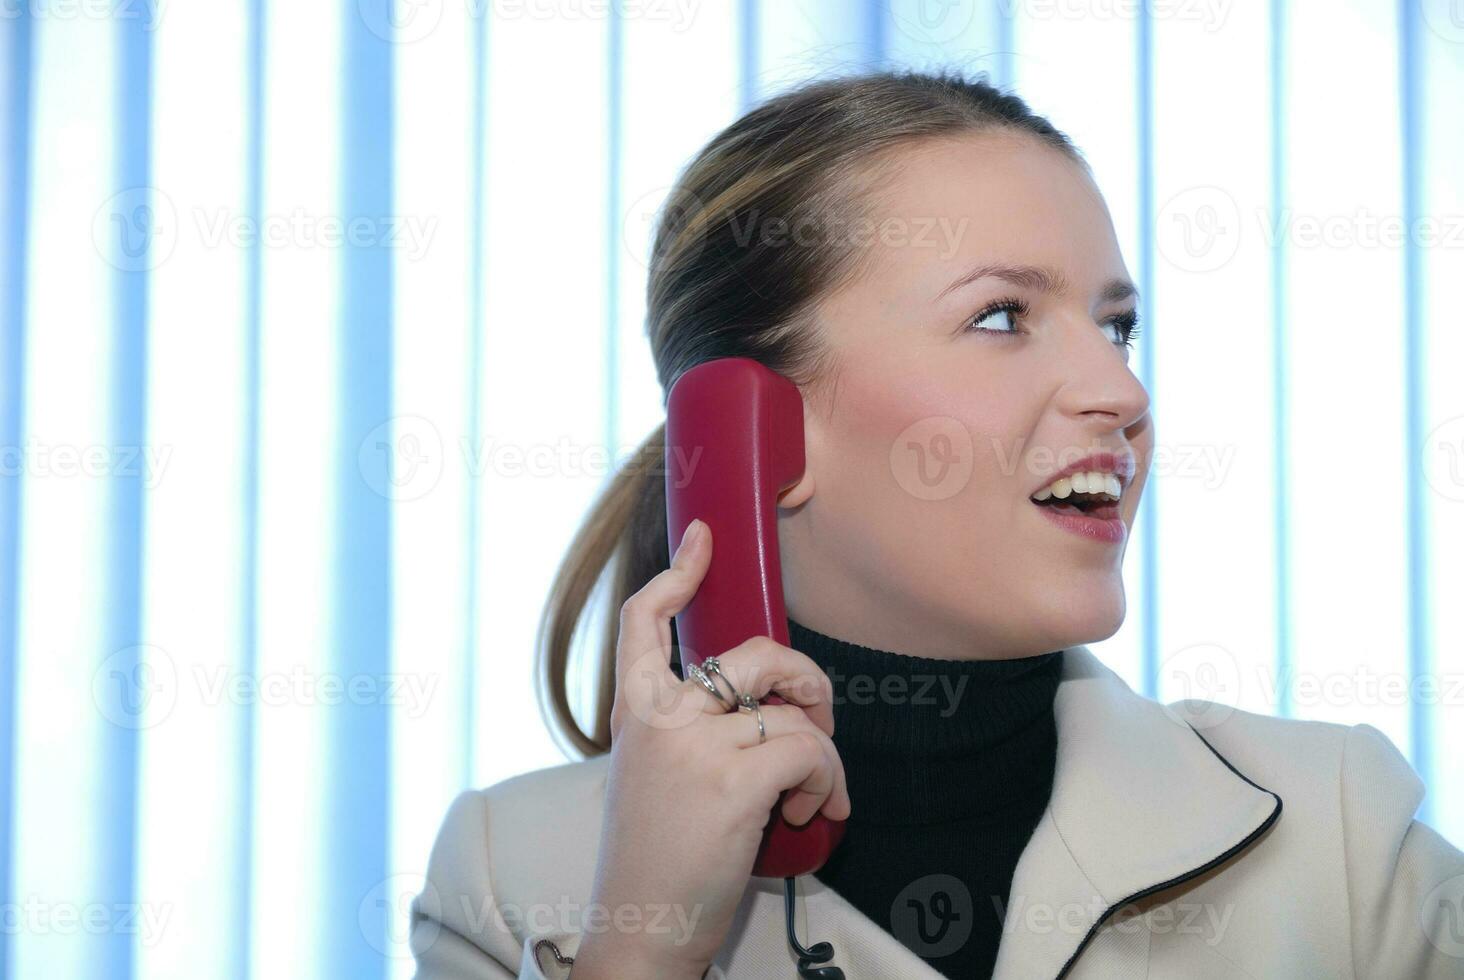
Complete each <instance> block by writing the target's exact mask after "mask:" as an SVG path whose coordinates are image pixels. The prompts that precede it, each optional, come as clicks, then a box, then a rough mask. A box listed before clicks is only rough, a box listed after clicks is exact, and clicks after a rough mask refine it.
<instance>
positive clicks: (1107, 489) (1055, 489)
mask: <svg viewBox="0 0 1464 980" xmlns="http://www.w3.org/2000/svg"><path fill="white" fill-rule="evenodd" d="M1073 493H1106V494H1108V496H1110V497H1112V498H1113V499H1114V500H1117V499H1118V498H1119V496H1120V495H1121V494H1122V493H1123V484H1121V483H1119V482H1118V477H1116V476H1114V475H1113V474H1112V473H1100V472H1098V471H1097V470H1089V471H1088V472H1086V473H1070V474H1068V475H1067V476H1065V477H1062V478H1061V479H1058V480H1053V481H1052V482H1051V483H1049V484H1048V485H1047V486H1045V487H1043V488H1042V489H1041V490H1038V491H1037V492H1036V493H1034V494H1033V495H1032V499H1033V500H1046V499H1047V498H1048V497H1056V498H1057V499H1059V500H1062V499H1063V498H1065V497H1067V496H1069V495H1070V494H1073Z"/></svg>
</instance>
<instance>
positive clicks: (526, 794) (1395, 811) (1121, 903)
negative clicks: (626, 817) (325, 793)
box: [410, 646, 1464, 980]
mask: <svg viewBox="0 0 1464 980" xmlns="http://www.w3.org/2000/svg"><path fill="white" fill-rule="evenodd" d="M1054 710H1055V713H1056V721H1057V731H1058V746H1057V760H1056V766H1057V768H1056V773H1055V777H1054V784H1053V788H1052V796H1051V802H1050V804H1049V806H1048V808H1047V811H1046V813H1045V814H1043V817H1042V819H1041V821H1040V822H1039V823H1038V825H1037V828H1036V830H1035V832H1034V833H1033V835H1032V838H1031V840H1030V841H1029V842H1028V844H1027V846H1026V849H1025V850H1024V851H1023V852H1022V855H1021V858H1020V860H1019V861H1018V863H1017V866H1016V870H1015V872H1014V874H1013V879H1012V886H1011V895H1010V899H1009V901H1008V903H1007V906H1006V914H1005V918H1004V920H1003V921H1004V926H1003V935H1002V939H1001V942H1000V946H999V947H998V953H997V959H996V969H995V973H994V977H995V978H996V980H1032V978H1046V977H1071V978H1074V980H1077V978H1083V980H1090V978H1114V977H1119V978H1126V977H1136V978H1149V980H1160V978H1164V980H1169V978H1174V980H1219V978H1240V977H1250V978H1260V977H1264V978H1270V977H1286V978H1292V977H1308V978H1309V977H1329V978H1330V977H1340V978H1350V977H1368V978H1372V977H1378V978H1388V980H1402V978H1416V977H1428V978H1441V977H1464V854H1461V853H1460V851H1459V850H1458V849H1457V848H1455V847H1454V846H1453V845H1451V844H1450V843H1449V842H1448V841H1446V840H1445V839H1444V838H1443V837H1442V836H1440V835H1439V834H1438V833H1437V832H1436V831H1434V830H1433V829H1432V828H1430V827H1429V826H1427V825H1426V824H1423V823H1420V822H1419V821H1417V820H1415V819H1414V813H1415V812H1416V810H1417V808H1418V805H1419V802H1420V801H1421V800H1422V798H1423V792H1424V789H1423V784H1422V782H1421V780H1420V779H1419V777H1418V775H1417V774H1416V773H1415V772H1414V771H1413V769H1412V768H1411V767H1410V766H1409V764H1408V762H1407V760H1405V759H1404V757H1403V756H1402V755H1401V754H1400V753H1399V751H1398V750H1397V748H1395V747H1394V745H1393V743H1392V742H1391V741H1389V740H1388V738H1387V737H1386V736H1385V735H1383V734H1382V733H1381V732H1380V731H1378V730H1377V729H1376V728H1374V727H1372V726H1370V725H1365V724H1361V725H1350V726H1349V725H1341V724H1332V723H1327V722H1312V721H1297V720H1287V719H1280V718H1273V717H1269V716H1266V715H1260V714H1253V713H1251V712H1247V711H1241V710H1237V709H1233V708H1230V707H1228V706H1224V705H1220V704H1218V703H1215V702H1208V701H1200V700H1193V699H1191V700H1185V701H1178V702H1174V703H1173V704H1170V705H1162V704H1160V703H1158V702H1156V701H1153V700H1150V699H1149V698H1146V697H1143V696H1141V695H1139V694H1137V693H1135V692H1134V691H1133V690H1132V689H1131V688H1129V686H1128V685H1127V684H1126V683H1125V682H1124V681H1123V679H1122V678H1120V677H1119V676H1118V675H1117V674H1116V673H1114V672H1113V671H1112V670H1110V669H1109V668H1108V667H1106V666H1104V664H1103V663H1102V662H1101V661H1100V660H1098V658H1097V657H1096V656H1094V654H1093V653H1092V652H1091V651H1090V650H1089V649H1088V648H1087V647H1083V646H1079V647H1072V648H1069V649H1068V651H1067V653H1066V655H1065V656H1064V668H1063V675H1062V680H1061V681H1060V682H1059V684H1058V689H1057V695H1056V702H1055V704H1054ZM606 770H607V767H606V758H605V757H600V758H597V759H593V760H589V761H585V762H577V763H571V764H567V765H562V766H557V767H554V768H550V769H545V770H541V771H538V772H532V773H528V774H526V775H523V776H519V777H516V778H514V779H509V780H507V781H505V782H502V783H499V784H498V785H496V786H493V787H490V788H488V789H484V790H473V791H468V792H464V793H463V794H461V795H460V796H459V797H458V798H457V799H456V800H455V801H454V802H453V804H452V807H451V808H450V810H449V811H448V814H447V817H446V820H445V822H444V824H443V826H442V829H441V831H440V834H439V836H438V839H437V842H436V844H435V845H434V847H433V850H432V855H431V859H430V862H429V869H428V874H427V883H426V885H425V887H424V888H423V890H422V892H421V894H419V895H418V896H417V899H416V901H415V903H414V905H413V922H412V931H411V937H410V938H411V945H412V951H413V955H414V956H415V958H416V961H417V968H418V972H417V976H418V977H419V978H422V980H468V978H495V980H500V978H506V977H514V976H517V977H519V978H532V980H550V978H564V977H567V976H568V975H569V973H568V970H569V968H568V967H564V966H561V965H559V964H558V963H557V962H556V958H555V957H554V956H553V953H552V951H551V950H550V949H549V948H548V947H547V945H540V942H541V940H545V939H547V940H551V941H553V942H554V943H556V944H557V946H558V948H559V950H560V951H561V952H562V953H563V955H565V956H573V955H574V952H575V950H576V948H577V947H578V944H579V939H580V936H581V935H583V934H584V931H585V930H586V929H591V928H607V927H619V928H631V929H636V928H645V929H648V930H649V929H653V928H660V929H664V930H676V929H682V930H683V932H681V933H675V932H674V931H673V932H671V935H672V938H673V939H674V937H675V936H676V935H684V934H685V931H684V930H685V928H686V926H687V923H688V918H687V916H688V914H689V913H686V912H684V911H683V912H682V913H681V914H680V915H679V917H678V915H677V914H674V913H673V912H671V911H669V910H665V909H645V910H630V911H629V912H628V913H626V914H625V915H624V917H622V918H621V919H620V920H618V922H616V921H615V920H613V919H610V918H608V917H607V915H606V914H605V913H603V912H602V913H600V915H599V916H598V917H597V915H596V910H595V909H593V908H590V907H589V906H588V905H587V903H589V901H590V886H591V882H592V880H593V877H594V871H595V857H596V851H597V848H598V842H599V836H600V817H601V806H602V800H603V797H604V791H605V780H606ZM687 832H688V833H689V834H694V828H687ZM683 843H690V842H689V841H683ZM799 896H800V897H799V902H798V908H799V915H798V919H799V921H798V936H799V939H800V940H802V941H803V942H804V943H805V944H811V943H812V942H816V941H829V942H831V943H833V945H834V949H835V953H836V955H835V957H834V960H833V961H832V965H835V966H839V967H841V968H842V969H843V970H844V973H845V975H846V977H848V980H890V978H902V980H906V978H908V980H937V978H939V977H940V976H941V974H939V973H938V972H936V971H935V970H934V969H933V968H931V967H930V966H929V965H928V964H926V963H925V961H923V960H922V959H920V958H919V956H917V955H916V954H915V953H914V952H913V951H912V950H911V949H910V948H908V947H907V946H905V945H903V944H902V943H901V942H899V941H898V940H897V939H896V938H895V937H894V936H893V935H892V934H890V933H888V932H886V931H885V930H883V929H882V928H881V927H880V926H878V925H876V924H875V923H874V922H873V921H872V920H870V919H869V918H867V917H866V916H864V915H863V914H862V913H860V912H859V911H858V910H857V909H856V908H854V907H853V906H852V905H850V904H849V903H848V902H847V901H846V900H845V899H844V898H842V897H841V896H840V895H839V894H837V893H836V892H834V891H833V890H832V889H830V888H828V887H827V886H825V885H823V884H822V883H820V882H819V881H818V880H817V879H815V878H813V877H811V876H805V877H804V878H801V879H799ZM612 911H613V910H612ZM783 918H784V912H783V898H782V882H781V881H780V880H776V879H768V878H751V879H750V880H749V883H748V888H747V891H746V892H745V893H744V895H743V897H742V901H741V905H740V908H739V913H738V916H737V918H736V920H735V922H734V925H733V928H732V930H731V932H730V934H729V935H728V937H727V940H726V942H725V944H724V945H723V946H722V948H721V950H720V952H719V953H718V954H717V956H716V959H715V962H714V964H713V966H712V968H711V970H710V971H708V974H707V976H708V977H711V978H732V980H744V978H746V980H795V978H796V977H797V972H796V965H795V961H794V958H793V957H792V955H791V954H790V952H789V950H788V945H787V940H786V938H785V932H784V924H783ZM536 953H537V955H536Z"/></svg>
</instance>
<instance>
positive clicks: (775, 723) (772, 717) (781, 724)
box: [713, 704, 850, 820]
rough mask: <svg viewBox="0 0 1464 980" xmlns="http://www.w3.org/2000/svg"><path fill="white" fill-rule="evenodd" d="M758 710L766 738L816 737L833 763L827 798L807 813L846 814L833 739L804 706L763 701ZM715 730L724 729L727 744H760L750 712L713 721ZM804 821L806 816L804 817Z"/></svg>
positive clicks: (842, 776)
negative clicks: (789, 736) (810, 716)
mask: <svg viewBox="0 0 1464 980" xmlns="http://www.w3.org/2000/svg"><path fill="white" fill-rule="evenodd" d="M759 711H761V712H762V718H763V729H764V731H765V732H766V733H767V741H768V742H771V741H772V740H773V739H775V738H780V737H783V736H787V735H793V734H797V733H800V732H801V733H804V734H807V735H811V736H813V737H814V738H816V739H818V741H819V744H820V745H821V746H822V747H823V750H824V754H825V755H826V756H827V757H828V759H829V761H830V762H831V763H832V765H833V772H834V788H833V791H832V792H830V793H829V795H828V797H827V798H826V799H824V800H822V801H821V802H822V806H820V805H818V804H815V805H813V806H812V808H811V809H810V810H809V811H808V815H809V816H812V815H813V813H815V812H817V811H818V810H819V809H822V810H823V811H824V812H825V813H826V814H827V815H828V816H829V817H831V818H832V819H835V820H842V819H844V818H845V817H847V816H848V815H849V809H850V804H849V784H848V781H847V778H846V776H845V773H844V762H843V760H842V759H841V758H840V757H839V750H838V748H837V747H836V746H835V745H834V742H833V739H831V738H829V737H828V735H826V734H824V732H823V731H821V730H820V729H819V728H818V726H816V725H815V724H814V723H813V720H812V719H811V718H809V717H808V714H807V712H805V711H804V709H802V708H800V707H798V706H797V705H793V704H764V705H760V706H759ZM713 724H714V725H715V726H716V728H717V729H718V730H719V731H725V732H727V733H728V734H727V735H726V737H727V738H728V739H729V740H730V741H731V743H732V744H733V745H735V746H737V747H738V748H741V749H750V748H755V747H757V746H758V745H760V744H763V743H762V742H761V741H760V740H759V738H758V731H757V717H756V713H755V712H752V711H739V712H737V713H736V716H735V717H733V716H731V715H729V716H728V718H727V720H726V721H722V722H714V723H713ZM804 819H805V820H806V819H807V818H804Z"/></svg>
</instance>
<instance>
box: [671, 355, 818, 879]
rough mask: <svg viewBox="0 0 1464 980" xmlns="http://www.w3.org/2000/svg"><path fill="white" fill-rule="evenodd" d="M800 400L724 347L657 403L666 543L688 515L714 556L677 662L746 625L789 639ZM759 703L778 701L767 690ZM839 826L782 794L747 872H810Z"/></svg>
mask: <svg viewBox="0 0 1464 980" xmlns="http://www.w3.org/2000/svg"><path fill="white" fill-rule="evenodd" d="M803 466H804V458H803V399H802V397H801V396H800V395H799V393H798V388H797V386H796V385H794V384H793V382H791V381H789V380H788V379H787V378H785V377H783V376H782V375H780V374H777V373H776V372H774V371H771V370H769V369H768V368H766V367H764V366H763V365H762V364H759V363H758V362H757V361H754V360H750V359H748V358H745V357H727V358H721V359H718V360H715V361H706V362H704V363H702V364H699V365H697V366H696V367H694V368H692V369H691V370H689V371H687V372H686V373H685V374H683V375H682V376H681V377H680V378H678V379H677V381H676V383H675V384H674V385H672V387H671V393H670V395H669V396H668V398H667V405H666V531H667V535H668V545H669V547H670V550H671V551H672V552H673V553H674V552H675V551H676V546H677V544H678V543H679V542H680V541H681V535H682V534H683V533H684V532H685V531H686V527H687V525H688V524H690V523H691V522H692V520H693V519H695V518H700V519H701V520H703V521H705V522H706V524H707V526H708V527H709V528H710V529H711V532H712V561H711V564H710V566H709V567H708V568H707V573H706V576H705V577H704V578H703V579H702V582H701V585H700V587H699V588H698V589H697V593H696V595H695V597H693V598H692V600H691V602H690V604H689V605H687V607H686V608H685V609H683V610H682V611H681V613H680V614H679V615H677V617H676V638H677V643H678V645H679V646H680V649H681V657H682V661H683V670H684V669H685V664H686V663H696V664H700V663H701V662H702V661H703V660H705V659H706V658H707V657H710V656H712V655H714V654H720V653H725V652H726V651H728V650H730V649H732V648H733V647H735V646H737V645H738V644H739V643H742V642H743V641H744V640H747V639H749V638H750V637H753V636H770V637H772V638H773V639H774V640H776V641H778V642H779V643H782V644H784V645H785V646H786V645H787V643H788V614H787V610H786V609H785V607H784V605H783V576H782V566H781V563H780V562H779V558H778V515H777V506H778V494H779V493H780V492H781V491H783V490H785V489H787V488H788V487H790V486H792V485H793V484H794V483H796V482H797V481H798V478H799V477H801V476H802V475H803ZM763 700H764V703H766V704H782V703H783V699H782V698H779V697H778V696H777V695H775V694H770V695H769V696H768V697H766V698H765V699H763ZM843 836H844V822H843V821H842V820H830V819H828V818H827V817H825V816H824V815H823V814H816V815H815V816H814V817H813V819H812V820H810V821H809V822H808V823H807V824H804V825H803V826H801V827H797V826H793V825H792V824H789V823H788V822H787V821H785V820H784V819H783V815H782V807H781V800H780V803H779V807H778V808H776V809H775V810H774V811H773V814H772V818H771V819H770V820H769V821H768V825H767V829H766V830H765V831H764V832H763V840H762V845H761V847H760V849H759V850H758V854H757V859H756V861H755V862H754V864H753V867H752V873H753V874H755V875H762V876H766V877H769V878H789V877H792V876H794V875H802V874H808V873H809V872H811V871H816V870H817V869H818V868H820V867H822V866H823V863H824V862H825V861H826V860H828V857H829V855H830V854H831V853H832V852H833V850H834V848H835V847H836V846H837V845H838V843H839V841H840V840H841V839H842V838H843Z"/></svg>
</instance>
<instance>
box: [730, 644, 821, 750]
mask: <svg viewBox="0 0 1464 980" xmlns="http://www.w3.org/2000/svg"><path fill="white" fill-rule="evenodd" d="M717 663H718V664H720V665H721V668H722V673H723V674H725V675H727V679H728V680H730V681H731V682H732V684H733V685H734V686H735V687H736V688H737V690H738V691H740V692H742V693H744V694H751V695H752V696H753V697H754V698H757V699H758V700H759V701H761V700H762V699H763V698H765V697H767V696H768V695H769V694H776V695H778V696H779V697H781V698H782V699H783V700H785V701H788V702H790V703H792V704H796V705H798V706H800V707H801V708H803V709H804V710H805V711H807V713H808V716H809V717H810V718H811V719H812V720H813V723H814V724H815V725H817V726H818V727H819V729H820V730H821V731H823V732H824V734H826V735H832V734H834V708H833V700H834V687H833V682H832V681H830V680H829V675H828V674H826V673H824V671H823V670H822V668H820V667H819V665H818V664H816V663H814V662H813V660H812V659H811V658H809V656H808V655H807V654H804V653H799V652H798V651H797V650H794V649H793V648H792V647H788V646H784V645H783V644H781V643H779V642H777V641H776V640H774V639H772V638H771V637H767V636H755V637H752V638H751V639H749V640H745V641H744V642H742V643H739V644H738V645H737V646H735V647H733V648H732V649H731V650H728V651H727V652H726V653H724V654H722V655H721V656H719V657H718V658H717Z"/></svg>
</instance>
